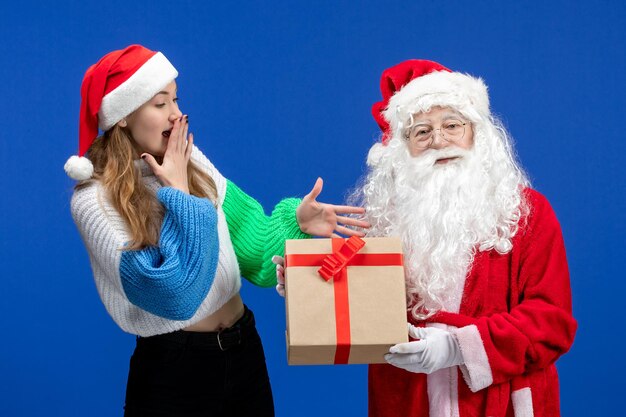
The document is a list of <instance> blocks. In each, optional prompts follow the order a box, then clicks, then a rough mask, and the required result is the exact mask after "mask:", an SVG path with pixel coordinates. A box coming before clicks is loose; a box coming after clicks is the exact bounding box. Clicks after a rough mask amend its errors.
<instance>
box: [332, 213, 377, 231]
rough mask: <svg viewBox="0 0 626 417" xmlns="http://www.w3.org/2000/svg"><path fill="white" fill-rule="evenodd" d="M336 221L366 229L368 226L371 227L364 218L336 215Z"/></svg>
mask: <svg viewBox="0 0 626 417" xmlns="http://www.w3.org/2000/svg"><path fill="white" fill-rule="evenodd" d="M337 222H339V223H343V224H345V225H348V226H355V227H362V228H364V229H368V228H369V227H371V225H370V224H369V223H368V222H366V221H364V220H359V219H355V218H353V217H346V216H337Z"/></svg>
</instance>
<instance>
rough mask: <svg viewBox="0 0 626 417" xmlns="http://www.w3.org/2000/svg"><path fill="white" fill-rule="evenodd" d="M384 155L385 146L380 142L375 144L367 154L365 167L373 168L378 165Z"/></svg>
mask: <svg viewBox="0 0 626 417" xmlns="http://www.w3.org/2000/svg"><path fill="white" fill-rule="evenodd" d="M384 154H385V145H383V144H382V143H381V142H378V143H375V144H374V145H373V146H372V147H371V148H370V151H369V153H368V154H367V166H369V167H375V166H377V165H378V164H379V163H380V160H381V158H382V157H383V155H384Z"/></svg>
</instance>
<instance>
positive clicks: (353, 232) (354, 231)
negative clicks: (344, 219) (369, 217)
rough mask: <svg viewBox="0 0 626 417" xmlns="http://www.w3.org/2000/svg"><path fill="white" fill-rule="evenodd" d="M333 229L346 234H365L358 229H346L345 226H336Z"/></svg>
mask: <svg viewBox="0 0 626 417" xmlns="http://www.w3.org/2000/svg"><path fill="white" fill-rule="evenodd" d="M335 230H336V231H337V232H339V233H341V234H343V235H346V236H365V233H363V232H361V231H360V230H354V229H348V228H347V227H345V226H337V227H336V228H335Z"/></svg>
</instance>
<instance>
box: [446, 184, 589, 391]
mask: <svg viewBox="0 0 626 417" xmlns="http://www.w3.org/2000/svg"><path fill="white" fill-rule="evenodd" d="M526 197H527V198H528V202H529V203H530V205H531V212H530V214H529V217H528V219H527V224H526V225H525V226H524V227H523V228H522V230H520V231H519V234H520V235H519V236H517V239H515V240H516V241H514V245H517V248H515V247H514V249H513V250H520V251H521V252H520V253H519V257H518V259H519V264H518V268H517V269H518V276H517V286H518V288H519V303H518V304H517V305H516V306H515V307H513V308H511V309H510V311H509V312H504V313H498V314H493V315H490V316H486V317H479V318H474V319H472V320H471V324H469V323H468V324H467V325H464V326H462V327H459V328H458V329H456V330H455V332H454V333H455V335H456V338H457V340H458V342H459V346H460V348H461V352H462V355H463V359H464V364H463V365H461V372H462V374H463V377H464V379H465V381H466V382H467V385H468V386H469V387H470V389H471V390H472V391H474V392H476V391H478V390H481V389H483V388H485V387H487V386H489V385H491V384H498V383H501V382H505V381H508V380H510V379H512V378H514V377H516V376H519V375H523V374H526V373H529V372H532V371H536V370H540V369H543V368H545V367H547V366H548V365H550V364H552V363H554V362H555V361H556V360H557V359H558V358H559V356H561V355H562V354H564V353H565V352H567V350H569V348H570V346H571V345H572V343H573V341H574V334H575V332H576V326H577V325H576V321H575V320H574V318H573V317H572V301H571V290H570V282H569V271H568V267H567V260H566V257H565V246H564V243H563V237H562V235H561V228H560V226H559V223H558V221H557V219H556V216H555V214H554V211H553V210H552V207H551V206H550V204H549V203H548V201H547V200H546V199H545V197H543V196H542V195H541V194H539V193H537V192H535V191H532V190H528V191H527V194H526ZM512 279H513V280H515V279H516V277H512Z"/></svg>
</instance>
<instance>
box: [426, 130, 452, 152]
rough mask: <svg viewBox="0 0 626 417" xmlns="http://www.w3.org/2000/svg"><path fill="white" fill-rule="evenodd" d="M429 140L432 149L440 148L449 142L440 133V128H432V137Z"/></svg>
mask: <svg viewBox="0 0 626 417" xmlns="http://www.w3.org/2000/svg"><path fill="white" fill-rule="evenodd" d="M431 140H432V142H431V144H430V147H431V148H433V149H442V148H445V147H446V146H448V145H449V144H450V142H448V141H447V140H445V139H444V137H443V135H442V134H441V129H435V130H433V137H432V139H431Z"/></svg>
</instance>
